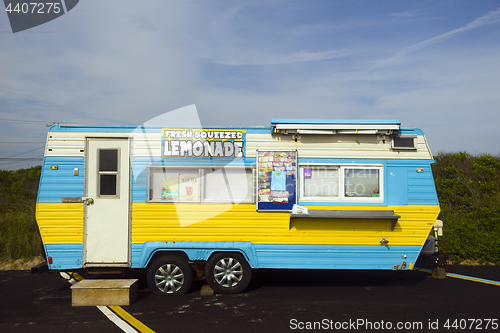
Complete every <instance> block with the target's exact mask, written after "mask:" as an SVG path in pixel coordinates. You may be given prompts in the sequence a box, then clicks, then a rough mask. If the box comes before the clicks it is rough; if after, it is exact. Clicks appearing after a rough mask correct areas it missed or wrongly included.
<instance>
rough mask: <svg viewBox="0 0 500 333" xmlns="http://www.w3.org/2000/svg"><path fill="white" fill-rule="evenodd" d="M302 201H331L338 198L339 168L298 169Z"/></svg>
mask: <svg viewBox="0 0 500 333" xmlns="http://www.w3.org/2000/svg"><path fill="white" fill-rule="evenodd" d="M300 179H301V181H302V186H301V191H300V192H301V197H302V198H303V199H308V198H309V199H321V198H326V199H332V198H338V197H339V168H338V167H332V166H325V165H319V166H307V167H301V168H300Z"/></svg>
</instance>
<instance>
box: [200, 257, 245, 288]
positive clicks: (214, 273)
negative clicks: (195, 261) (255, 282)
mask: <svg viewBox="0 0 500 333" xmlns="http://www.w3.org/2000/svg"><path fill="white" fill-rule="evenodd" d="M205 277H206V280H207V283H208V285H209V286H210V287H211V288H212V289H213V290H214V291H215V292H216V293H219V294H238V293H240V292H242V291H243V290H244V289H245V288H246V287H247V286H248V284H249V283H250V279H251V278H252V268H250V265H249V264H248V263H247V261H246V260H245V258H244V257H243V256H242V255H241V254H239V253H223V252H221V253H217V254H215V255H213V256H212V257H211V258H210V259H209V260H208V262H207V265H206V266H205Z"/></svg>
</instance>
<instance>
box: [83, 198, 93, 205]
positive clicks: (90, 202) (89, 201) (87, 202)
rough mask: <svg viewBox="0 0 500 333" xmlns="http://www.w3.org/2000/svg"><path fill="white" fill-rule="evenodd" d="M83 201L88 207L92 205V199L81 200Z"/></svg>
mask: <svg viewBox="0 0 500 333" xmlns="http://www.w3.org/2000/svg"><path fill="white" fill-rule="evenodd" d="M82 199H83V200H84V201H83V202H84V203H85V204H86V205H87V206H88V205H92V204H93V203H94V199H92V198H82Z"/></svg>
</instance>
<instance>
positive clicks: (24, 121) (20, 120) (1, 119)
mask: <svg viewBox="0 0 500 333" xmlns="http://www.w3.org/2000/svg"><path fill="white" fill-rule="evenodd" d="M0 121H5V122H14V123H50V121H45V120H26V119H6V118H0Z"/></svg>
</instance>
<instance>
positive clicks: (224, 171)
mask: <svg viewBox="0 0 500 333" xmlns="http://www.w3.org/2000/svg"><path fill="white" fill-rule="evenodd" d="M203 175H204V177H203V178H204V183H203V186H204V196H203V201H206V202H209V201H210V202H237V203H240V202H253V197H254V187H253V170H252V169H251V168H239V167H236V168H218V169H215V168H209V169H208V168H207V169H203Z"/></svg>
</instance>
